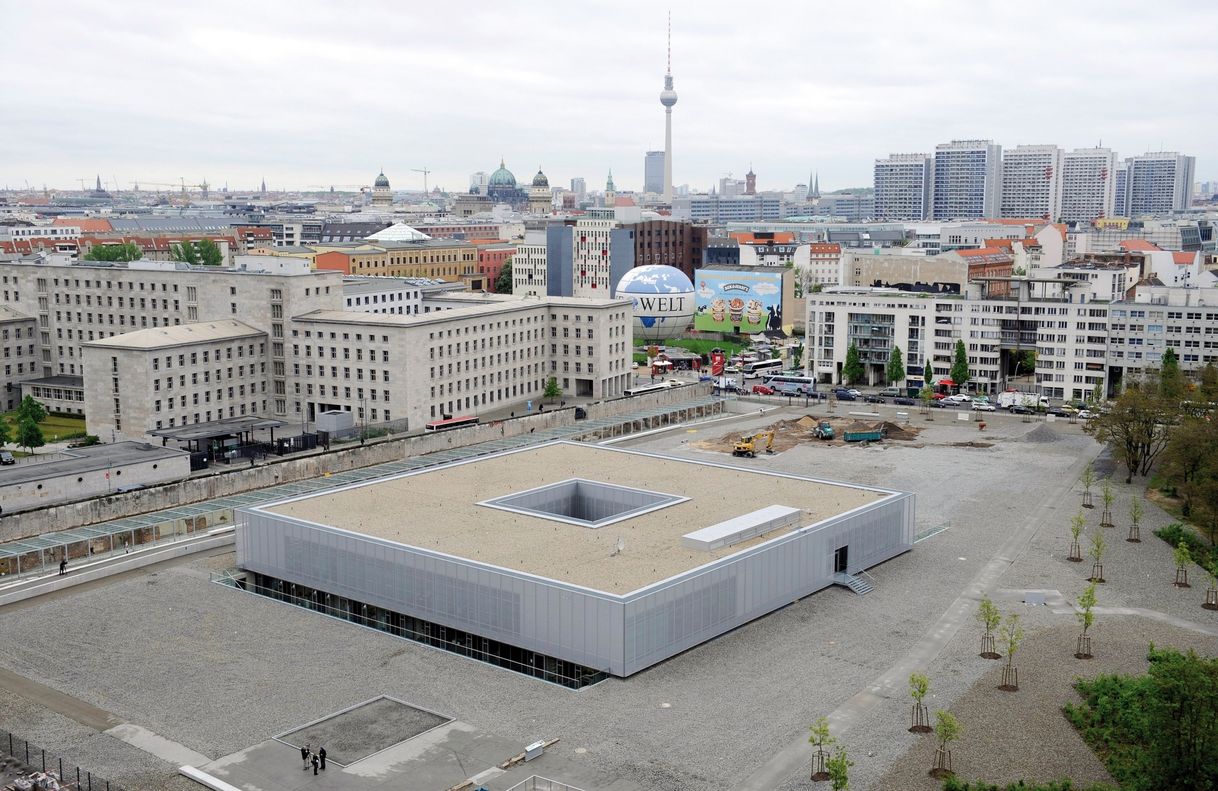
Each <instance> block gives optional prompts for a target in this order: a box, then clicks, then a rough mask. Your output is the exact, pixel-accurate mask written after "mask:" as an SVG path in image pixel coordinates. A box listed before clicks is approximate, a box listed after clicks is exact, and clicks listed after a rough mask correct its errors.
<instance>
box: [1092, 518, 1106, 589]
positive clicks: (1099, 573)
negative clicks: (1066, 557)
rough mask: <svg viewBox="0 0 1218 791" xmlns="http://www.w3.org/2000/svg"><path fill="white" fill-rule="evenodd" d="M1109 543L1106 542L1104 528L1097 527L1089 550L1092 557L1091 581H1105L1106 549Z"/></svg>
mask: <svg viewBox="0 0 1218 791" xmlns="http://www.w3.org/2000/svg"><path fill="white" fill-rule="evenodd" d="M1107 548H1108V545H1107V544H1106V543H1105V542H1104V532H1103V530H1101V529H1099V528H1096V530H1095V532H1094V533H1092V534H1091V548H1090V549H1088V550H1087V554H1088V555H1089V556H1090V557H1091V576H1090V577H1089V578H1088V579H1089V580H1090V581H1091V582H1105V581H1106V580H1105V579H1104V550H1105V549H1107Z"/></svg>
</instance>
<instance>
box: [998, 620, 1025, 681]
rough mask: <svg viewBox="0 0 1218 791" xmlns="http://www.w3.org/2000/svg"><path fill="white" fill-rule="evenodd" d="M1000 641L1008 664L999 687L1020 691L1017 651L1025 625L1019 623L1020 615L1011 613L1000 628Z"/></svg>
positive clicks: (1004, 668)
mask: <svg viewBox="0 0 1218 791" xmlns="http://www.w3.org/2000/svg"><path fill="white" fill-rule="evenodd" d="M998 641H999V642H1000V643H1002V647H1003V649H1005V651H1004V653H1006V655H1007V663H1006V666H1005V667H1003V668H1002V683H1001V684H999V685H998V688H999V689H1001V690H1002V691H1003V692H1018V691H1019V668H1017V667H1015V652H1016V651H1018V650H1019V644H1020V643H1021V642H1023V627H1022V626H1020V625H1019V615H1018V614H1016V613H1011V614H1010V615H1008V616H1007V619H1006V620H1005V621H1003V622H1002V626H1001V627H999V629H998Z"/></svg>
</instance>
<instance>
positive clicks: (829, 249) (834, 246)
mask: <svg viewBox="0 0 1218 791" xmlns="http://www.w3.org/2000/svg"><path fill="white" fill-rule="evenodd" d="M808 247H810V248H811V249H812V252H814V253H840V252H841V251H842V246H841V245H840V244H838V243H837V242H813V243H812V244H810V245H808Z"/></svg>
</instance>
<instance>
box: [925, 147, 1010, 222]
mask: <svg viewBox="0 0 1218 791" xmlns="http://www.w3.org/2000/svg"><path fill="white" fill-rule="evenodd" d="M933 168H934V170H933V182H932V184H933V187H932V190H931V214H930V216H931V218H932V219H935V220H968V219H976V218H980V217H994V216H996V215H997V213H998V207H999V197H1000V193H1001V189H1002V146H1000V145H998V144H996V143H994V142H992V141H990V140H953V141H952V142H950V143H940V144H939V145H937V146H935V159H934V164H933Z"/></svg>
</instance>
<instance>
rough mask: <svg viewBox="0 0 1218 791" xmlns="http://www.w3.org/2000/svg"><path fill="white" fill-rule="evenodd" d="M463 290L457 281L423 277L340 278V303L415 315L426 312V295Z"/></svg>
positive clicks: (371, 310)
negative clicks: (341, 284)
mask: <svg viewBox="0 0 1218 791" xmlns="http://www.w3.org/2000/svg"><path fill="white" fill-rule="evenodd" d="M464 290H465V287H464V285H462V284H461V283H450V282H448V281H445V280H433V279H431V278H426V277H366V278H361V277H348V278H343V304H344V306H345V307H346V309H347V310H354V311H361V312H363V313H389V314H394V315H398V316H417V315H418V314H420V313H428V312H430V310H429V308H430V306H429V305H427V304H425V301H426V300H427V299H428V298H430V297H433V296H442V295H444V294H448V293H452V292H455V291H464Z"/></svg>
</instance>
